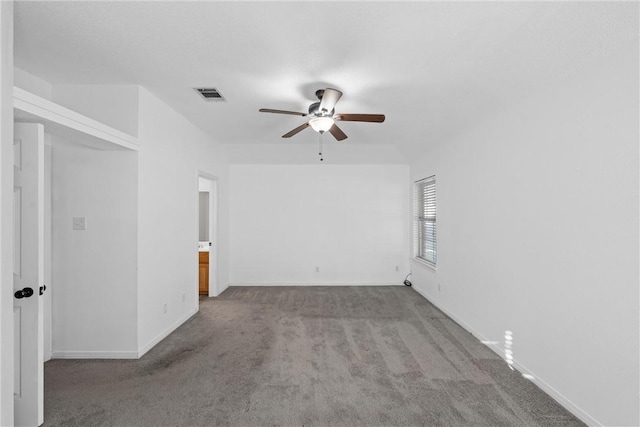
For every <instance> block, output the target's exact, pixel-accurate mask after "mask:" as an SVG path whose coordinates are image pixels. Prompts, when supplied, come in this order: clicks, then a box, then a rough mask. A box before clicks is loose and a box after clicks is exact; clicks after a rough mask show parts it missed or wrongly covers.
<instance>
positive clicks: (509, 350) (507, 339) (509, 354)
mask: <svg viewBox="0 0 640 427" xmlns="http://www.w3.org/2000/svg"><path fill="white" fill-rule="evenodd" d="M504 357H505V359H506V361H507V365H509V368H511V370H512V371H513V370H514V369H513V332H511V331H504Z"/></svg>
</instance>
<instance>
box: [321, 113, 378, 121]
mask: <svg viewBox="0 0 640 427" xmlns="http://www.w3.org/2000/svg"><path fill="white" fill-rule="evenodd" d="M333 118H334V120H342V121H343V122H370V123H382V122H384V119H385V117H384V114H336V115H335V116H333Z"/></svg>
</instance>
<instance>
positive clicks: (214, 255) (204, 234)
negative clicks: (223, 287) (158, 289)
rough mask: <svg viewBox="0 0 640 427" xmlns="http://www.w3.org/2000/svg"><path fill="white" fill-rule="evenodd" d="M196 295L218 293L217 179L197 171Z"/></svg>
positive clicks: (215, 294)
mask: <svg viewBox="0 0 640 427" xmlns="http://www.w3.org/2000/svg"><path fill="white" fill-rule="evenodd" d="M197 203H198V220H197V229H198V230H197V234H198V254H197V256H198V276H197V277H198V296H206V297H215V296H217V295H218V229H217V226H218V225H217V224H218V218H217V217H218V179H217V178H216V177H215V176H213V175H209V174H207V173H204V172H198V198H197Z"/></svg>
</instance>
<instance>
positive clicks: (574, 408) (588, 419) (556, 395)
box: [412, 285, 604, 426]
mask: <svg viewBox="0 0 640 427" xmlns="http://www.w3.org/2000/svg"><path fill="white" fill-rule="evenodd" d="M412 287H413V289H415V291H416V292H418V293H419V294H420V295H422V296H423V297H424V298H425V299H427V300H428V301H429V302H430V303H431V304H433V305H435V306H436V307H437V308H438V309H439V310H440V311H442V312H443V313H444V314H446V315H447V316H448V317H450V318H451V320H453V321H454V322H456V323H457V324H458V325H460V326H461V327H463V328H464V329H466V330H467V332H469V333H470V334H471V335H473V336H474V337H476V338H477V339H478V340H480V341H482V342H483V344H484V345H486V346H487V347H489V348H490V349H491V350H492V351H493V352H494V353H496V354H497V355H498V356H500V357H501V358H502V359H505V360H506V358H505V354H504V349H502V348H501V347H499V346H498V345H497V344H487V343H485V342H486V341H489V340H488V339H487V338H485V337H484V336H483V335H482V334H481V333H479V332H478V331H476V330H474V329H473V328H472V327H471V326H469V325H468V324H467V323H465V322H464V321H462V320H461V319H459V318H458V317H457V316H455V315H453V314H452V313H451V312H450V311H449V310H448V309H446V308H445V307H443V306H442V305H440V304H438V303H437V302H435V300H434V299H432V298H431V297H429V295H428V294H427V293H426V292H424V291H423V290H421V289H419V288H417V287H416V286H415V285H414V286H412ZM505 363H506V362H505ZM513 365H514V367H515V368H516V369H517V370H518V371H519V372H520V373H522V374H528V375H531V376H532V377H533V379H531V380H530V381H532V382H533V383H534V384H535V385H537V386H538V387H539V388H540V389H541V390H542V391H544V392H545V393H547V394H548V395H549V396H551V398H553V399H554V400H555V401H556V402H558V403H559V404H560V405H562V407H564V408H565V409H566V410H567V411H569V412H571V413H572V414H573V415H575V416H576V417H578V418H579V419H580V420H581V421H582V422H584V423H585V424H587V425H589V426H603V425H604V424H603V423H601V422H599V421H598V420H596V419H595V418H593V417H592V416H591V415H589V414H588V413H587V412H585V411H584V410H583V409H582V408H581V407H579V406H578V405H576V404H575V403H573V402H572V401H571V400H570V399H568V398H567V397H566V396H565V395H563V394H562V393H560V392H559V391H558V390H556V389H555V388H553V387H552V386H551V385H549V384H548V383H546V382H545V381H544V380H542V379H540V378H539V377H538V376H537V375H536V374H535V373H534V372H532V371H531V370H529V369H527V368H526V367H525V366H523V365H522V364H520V363H518V361H517V360H516V359H515V358H514V359H513Z"/></svg>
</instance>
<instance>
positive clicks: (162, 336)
mask: <svg viewBox="0 0 640 427" xmlns="http://www.w3.org/2000/svg"><path fill="white" fill-rule="evenodd" d="M197 312H198V308H197V307H196V308H194V309H193V310H191V311H190V312H188V313H187V314H186V315H184V316H183V317H181V318H180V319H178V320H176V321H175V322H174V323H173V324H172V325H171V326H169V327H168V328H167V329H165V330H164V331H162V332H160V333H159V334H158V335H157V336H156V337H155V338H154V339H152V340H151V341H149V342H148V343H147V344H145V345H143V346H142V347H140V348H139V349H138V353H137V357H138V358H140V357H142V356H144V355H145V354H146V353H147V352H148V351H149V350H151V349H152V348H153V347H155V346H156V344H158V343H159V342H160V341H162V340H163V339H165V338H166V337H168V336H169V335H170V334H171V333H172V332H173V331H175V330H176V329H178V328H179V327H180V326H182V324H183V323H185V322H186V321H187V320H189V319H191V318H192V317H193V316H194V315H195V314H196V313H197Z"/></svg>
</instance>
